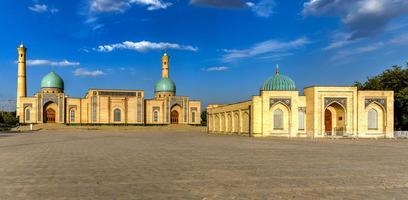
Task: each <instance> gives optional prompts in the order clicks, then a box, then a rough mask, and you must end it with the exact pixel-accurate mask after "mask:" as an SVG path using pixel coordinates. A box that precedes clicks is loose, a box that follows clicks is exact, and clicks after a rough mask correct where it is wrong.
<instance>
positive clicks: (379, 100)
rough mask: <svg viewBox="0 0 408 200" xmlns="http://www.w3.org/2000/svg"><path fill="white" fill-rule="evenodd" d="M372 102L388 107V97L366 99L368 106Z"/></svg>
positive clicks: (366, 105)
mask: <svg viewBox="0 0 408 200" xmlns="http://www.w3.org/2000/svg"><path fill="white" fill-rule="evenodd" d="M372 103H377V104H380V105H382V106H383V108H384V109H387V99H386V98H366V99H365V107H366V108H367V107H368V106H369V105H370V104H372Z"/></svg>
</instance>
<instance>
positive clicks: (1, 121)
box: [0, 112, 4, 124]
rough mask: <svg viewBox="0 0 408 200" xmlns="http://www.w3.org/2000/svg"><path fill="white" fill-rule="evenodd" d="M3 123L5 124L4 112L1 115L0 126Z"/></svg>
mask: <svg viewBox="0 0 408 200" xmlns="http://www.w3.org/2000/svg"><path fill="white" fill-rule="evenodd" d="M2 123H4V120H3V112H1V113H0V124H2Z"/></svg>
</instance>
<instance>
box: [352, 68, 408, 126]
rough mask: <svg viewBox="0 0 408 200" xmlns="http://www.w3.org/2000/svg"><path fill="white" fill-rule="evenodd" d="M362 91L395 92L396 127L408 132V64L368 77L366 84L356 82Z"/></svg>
mask: <svg viewBox="0 0 408 200" xmlns="http://www.w3.org/2000/svg"><path fill="white" fill-rule="evenodd" d="M355 86H357V87H358V88H359V89H361V90H393V91H394V127H395V129H396V130H408V63H407V65H406V67H402V66H397V65H396V66H393V67H392V68H391V69H387V70H385V71H384V72H383V73H381V74H379V75H377V76H373V77H368V78H367V81H366V82H364V83H361V82H356V83H355Z"/></svg>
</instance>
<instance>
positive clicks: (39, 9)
mask: <svg viewBox="0 0 408 200" xmlns="http://www.w3.org/2000/svg"><path fill="white" fill-rule="evenodd" d="M28 9H30V10H31V11H33V12H38V13H44V12H48V11H49V12H50V13H52V14H54V13H57V12H59V10H58V9H56V8H51V9H49V7H48V6H47V5H45V4H34V5H33V6H30V7H28Z"/></svg>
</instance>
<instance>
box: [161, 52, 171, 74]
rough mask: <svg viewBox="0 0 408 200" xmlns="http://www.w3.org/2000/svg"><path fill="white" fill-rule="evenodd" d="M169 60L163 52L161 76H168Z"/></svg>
mask: <svg viewBox="0 0 408 200" xmlns="http://www.w3.org/2000/svg"><path fill="white" fill-rule="evenodd" d="M169 60H170V57H169V56H168V55H167V53H164V55H163V57H162V78H169Z"/></svg>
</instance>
